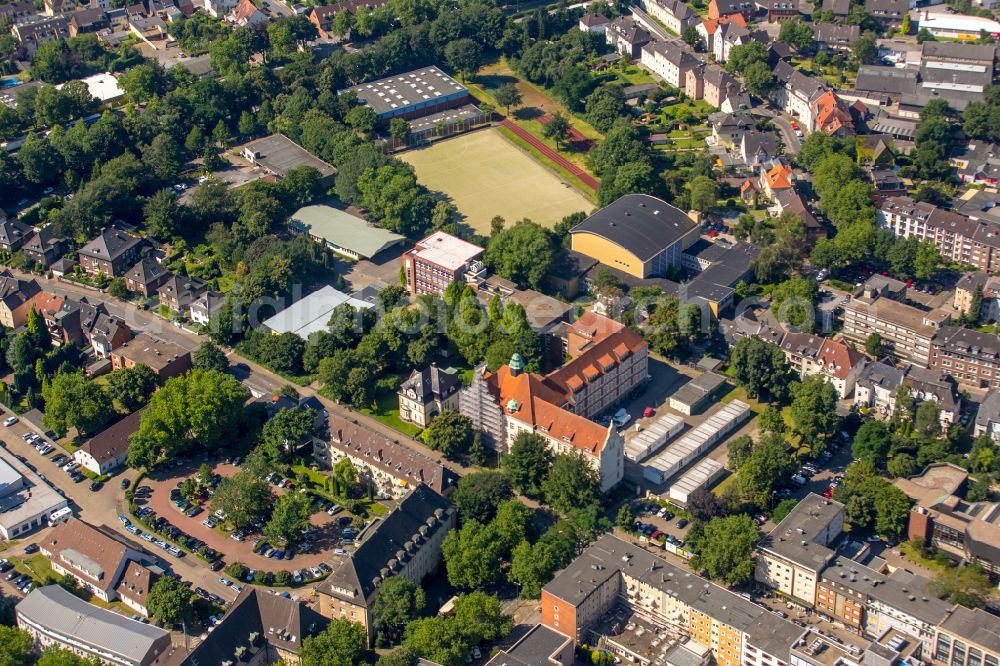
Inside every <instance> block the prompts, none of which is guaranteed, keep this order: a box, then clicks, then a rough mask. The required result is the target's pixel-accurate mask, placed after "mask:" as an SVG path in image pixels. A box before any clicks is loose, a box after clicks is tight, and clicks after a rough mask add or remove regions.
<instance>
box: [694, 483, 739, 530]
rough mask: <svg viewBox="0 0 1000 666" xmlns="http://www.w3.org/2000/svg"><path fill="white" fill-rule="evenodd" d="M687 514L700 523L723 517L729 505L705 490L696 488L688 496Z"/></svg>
mask: <svg viewBox="0 0 1000 666" xmlns="http://www.w3.org/2000/svg"><path fill="white" fill-rule="evenodd" d="M687 510H688V513H690V514H691V518H693V519H694V520H697V521H698V522H700V523H704V522H708V521H709V520H712V519H713V518H718V517H719V516H723V515H725V514H726V513H728V511H729V504H728V503H727V502H726V500H725V499H724V498H722V497H720V496H719V495H716V494H715V493H713V492H712V491H711V490H708V489H707V488H704V487H702V488H698V489H696V490H695V491H694V492H693V493H691V494H690V495H689V496H688V502H687Z"/></svg>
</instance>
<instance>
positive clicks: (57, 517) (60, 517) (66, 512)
mask: <svg viewBox="0 0 1000 666" xmlns="http://www.w3.org/2000/svg"><path fill="white" fill-rule="evenodd" d="M72 515H73V509H71V508H69V507H68V506H64V507H63V508H61V509H59V510H58V511H55V512H54V513H52V514H51V515H50V516H49V527H55V526H56V525H58V524H59V523H65V522H66V521H67V520H69V519H70V516H72Z"/></svg>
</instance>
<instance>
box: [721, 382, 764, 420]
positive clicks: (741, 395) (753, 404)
mask: <svg viewBox="0 0 1000 666" xmlns="http://www.w3.org/2000/svg"><path fill="white" fill-rule="evenodd" d="M733 400H741V401H743V402H745V403H746V404H748V405H750V411H752V412H753V413H754V414H755V415H757V414H760V413H761V412H762V411H764V410H765V409H767V405H765V404H762V403H761V402H759V401H758V400H756V399H755V398H751V397H749V396H748V395H747V391H746V389H745V388H742V387H740V386H734V387H733V389H732V390H731V391H730V392H729V393H727V394H726V395H724V396H723V397H722V399H721V400H720V401H719V402H721V403H723V404H724V405H728V404H729V403H731V402H732V401H733Z"/></svg>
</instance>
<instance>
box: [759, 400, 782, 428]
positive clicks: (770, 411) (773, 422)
mask: <svg viewBox="0 0 1000 666" xmlns="http://www.w3.org/2000/svg"><path fill="white" fill-rule="evenodd" d="M759 422H760V427H761V430H763V431H764V432H775V433H783V432H785V429H786V425H785V417H784V416H782V415H781V410H780V409H778V408H777V407H775V406H774V405H768V407H767V409H765V410H764V411H763V412H761V413H760V420H759Z"/></svg>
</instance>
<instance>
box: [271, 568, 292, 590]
mask: <svg viewBox="0 0 1000 666" xmlns="http://www.w3.org/2000/svg"><path fill="white" fill-rule="evenodd" d="M274 584H275V585H278V586H279V587H288V586H289V585H291V584H292V574H291V573H290V572H288V571H285V570H284V569H282V570H281V571H279V572H278V573H276V574H274Z"/></svg>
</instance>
